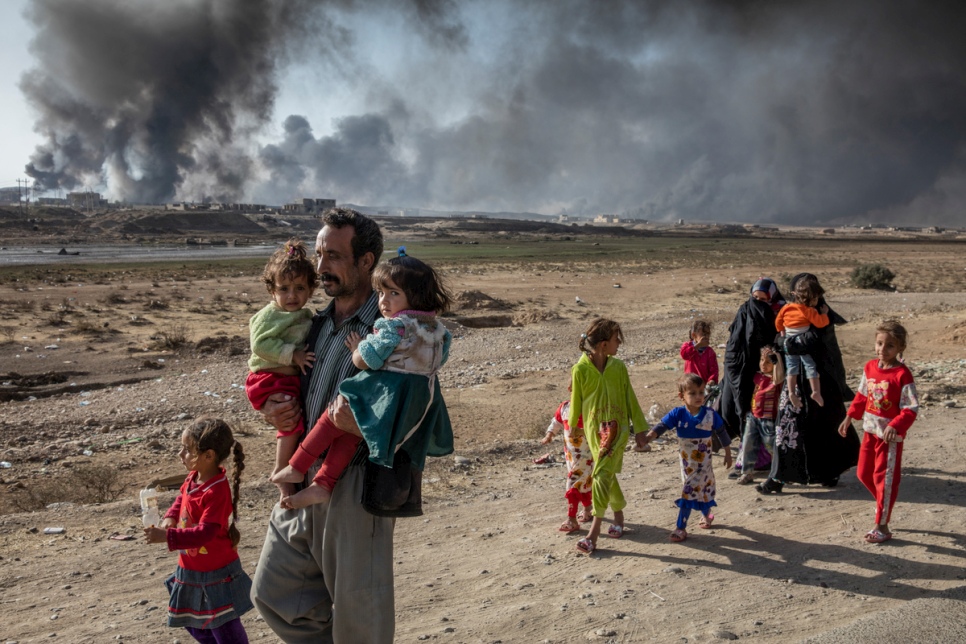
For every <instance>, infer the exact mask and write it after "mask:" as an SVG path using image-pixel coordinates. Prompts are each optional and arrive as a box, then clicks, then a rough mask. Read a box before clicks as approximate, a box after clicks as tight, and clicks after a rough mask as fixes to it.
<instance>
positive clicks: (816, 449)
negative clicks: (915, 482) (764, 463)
mask: <svg viewBox="0 0 966 644" xmlns="http://www.w3.org/2000/svg"><path fill="white" fill-rule="evenodd" d="M805 278H811V279H814V280H816V281H817V280H818V278H816V277H815V276H814V275H812V274H811V273H799V274H798V275H796V276H795V277H793V278H792V280H791V284H790V289H791V292H794V291H795V286H796V284H797V283H798V281H799V280H801V279H805ZM823 304H826V302H825V298H824V297H823V298H820V299H819V301H818V304H817V305H816V308H818V307H821V306H822V305H823ZM828 316H829V321H830V323H829V325H828V326H826V327H824V328H821V329H817V328H812V329H811V330H810V331H808V332H806V333H803V334H802V335H800V336H797V337H796V338H794V340H795V342H790V343H789V345H788V346H787V347H786V349H787V350H790V351H796V352H798V353H799V354H802V353H808V354H810V355H811V356H812V357H813V358H814V359H815V363H816V365H817V366H818V372H819V383H820V385H819V386H820V387H821V388H822V397H823V398H824V402H825V404H824V406H821V407H820V406H819V405H817V404H816V403H815V401H813V400H812V399H811V398H810V397H809V396H810V395H811V393H812V391H811V388H810V387H809V383H808V378H799V379H798V386H799V389H800V393H799V395H800V396H801V400H802V401H803V404H802V408H801V410H800V411H796V410H795V408H794V407H793V406H792V405H791V403H790V401H789V398H788V381H787V380H786V381H785V387H784V389H783V390H782V393H781V398H780V399H779V403H778V407H779V409H778V418H777V420H776V422H775V458H774V459H773V460H772V468H771V472H770V474H769V476H768V479H767V480H765V481H763V482H762V483H760V484H759V485H758V487H757V489H758V491H759V492H761V493H762V494H771V493H774V492H781V491H782V486H783V484H785V483H803V484H807V483H820V484H822V485H825V486H827V487H834V486H835V485H837V484H838V481H839V476H840V475H841V474H842V473H843V472H845V471H846V470H847V469H849V468H851V467H854V466H855V464H856V463H857V462H858V458H859V437H858V435H857V434H856V433H855V430H850V431H849V433H848V435H847V436H846V437H845V438H842V437H841V436H839V434H838V426H839V424H840V423H841V422H842V420H843V419H844V418H845V406H846V405H847V404H848V403H850V402H851V401H852V398H853V397H854V396H855V394H854V392H853V391H852V390H851V389H850V388H849V386H848V384H847V383H846V382H845V366H844V365H843V364H842V352H841V350H840V349H839V344H838V340H837V339H836V337H835V327H836V326H838V325H842V324H845V323H846V320H845V319H844V318H843V317H842V316H841V315H839V314H838V313H836V312H835V311H833V310H831V309H829V312H828Z"/></svg>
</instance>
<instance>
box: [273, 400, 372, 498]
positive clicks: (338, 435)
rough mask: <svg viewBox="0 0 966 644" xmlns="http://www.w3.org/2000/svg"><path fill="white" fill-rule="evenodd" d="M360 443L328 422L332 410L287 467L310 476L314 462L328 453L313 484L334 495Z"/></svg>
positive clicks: (317, 424)
mask: <svg viewBox="0 0 966 644" xmlns="http://www.w3.org/2000/svg"><path fill="white" fill-rule="evenodd" d="M360 440H362V439H361V438H360V437H359V436H356V435H354V434H347V433H346V432H344V431H342V430H341V429H339V428H338V427H336V426H335V423H333V422H332V420H331V419H330V418H329V410H325V412H324V413H323V414H322V415H321V416H320V417H319V420H318V421H317V422H316V423H315V426H314V427H312V431H310V432H309V433H308V435H306V437H305V438H304V439H303V440H302V444H301V445H299V446H298V449H296V450H295V453H294V454H293V455H292V458H290V459H289V461H288V464H289V465H291V466H292V467H294V468H295V469H296V470H298V471H299V472H303V473H304V472H308V471H309V468H310V467H312V464H313V463H315V460H316V459H317V458H318V457H319V456H321V454H322V452H324V451H325V450H326V449H328V450H329V453H328V454H327V455H326V457H325V460H324V461H322V466H321V467H320V468H319V473H318V474H316V475H315V478H314V479H312V480H313V482H314V483H315V484H316V485H321V486H322V487H324V488H325V489H327V490H329V491H330V492H331V491H332V488H334V487H335V482H336V481H338V480H339V477H340V476H342V473H343V472H344V471H345V468H346V467H348V465H349V461H351V460H352V457H353V455H355V453H356V448H357V447H358V446H359V441H360Z"/></svg>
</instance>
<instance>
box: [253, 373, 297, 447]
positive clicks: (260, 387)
mask: <svg viewBox="0 0 966 644" xmlns="http://www.w3.org/2000/svg"><path fill="white" fill-rule="evenodd" d="M245 393H246V394H247V395H248V400H249V402H251V404H252V407H254V408H255V410H256V411H257V410H259V409H261V408H262V407H263V406H264V405H265V401H267V400H268V397H269V396H271V395H272V394H288V395H290V396H292V397H293V398H295V399H296V400H298V399H299V397H300V396H301V395H302V389H301V383H300V382H299V377H298V376H286V375H285V374H282V373H272V372H271V371H259V372H257V373H249V374H248V378H246V379H245ZM303 433H305V420H304V419H303V418H301V417H300V418H299V422H298V424H297V425H296V426H295V428H294V429H292V431H289V432H278V433H277V434H276V435H275V437H276V438H281V437H282V436H291V435H292V434H298V435H299V436H301V435H302V434H303Z"/></svg>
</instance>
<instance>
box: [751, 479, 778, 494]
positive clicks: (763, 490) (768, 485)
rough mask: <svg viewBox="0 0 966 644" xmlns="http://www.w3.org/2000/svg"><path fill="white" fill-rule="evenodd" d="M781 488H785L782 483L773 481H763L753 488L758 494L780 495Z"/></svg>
mask: <svg viewBox="0 0 966 644" xmlns="http://www.w3.org/2000/svg"><path fill="white" fill-rule="evenodd" d="M783 487H785V484H784V483H779V482H778V481H775V480H773V479H765V480H764V481H762V482H761V483H759V484H758V485H756V486H755V491H757V492H758V494H780V493H781V491H782V488H783Z"/></svg>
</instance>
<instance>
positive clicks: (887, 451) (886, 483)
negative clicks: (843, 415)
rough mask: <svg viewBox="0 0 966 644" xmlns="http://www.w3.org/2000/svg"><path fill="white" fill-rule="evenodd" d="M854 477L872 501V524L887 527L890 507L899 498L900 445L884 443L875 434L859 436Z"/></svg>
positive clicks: (890, 512) (867, 433)
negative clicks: (860, 441)
mask: <svg viewBox="0 0 966 644" xmlns="http://www.w3.org/2000/svg"><path fill="white" fill-rule="evenodd" d="M863 433H864V434H865V438H864V439H863V440H862V447H861V448H860V449H859V465H858V467H857V468H856V474H857V475H858V477H859V480H860V481H862V484H863V485H865V487H867V488H868V489H869V492H871V493H872V496H874V497H875V523H876V525H884V524H887V523H889V518H890V517H891V516H892V506H893V505H895V503H896V497H897V496H898V495H899V479H900V478H901V476H900V473H901V472H900V466H901V464H902V445H903V443H887V442H886V441H884V440H882V439H881V438H879V437H878V436H876V435H875V434H870V433H869V432H863Z"/></svg>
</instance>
